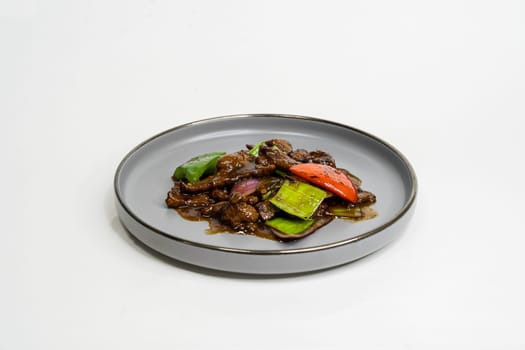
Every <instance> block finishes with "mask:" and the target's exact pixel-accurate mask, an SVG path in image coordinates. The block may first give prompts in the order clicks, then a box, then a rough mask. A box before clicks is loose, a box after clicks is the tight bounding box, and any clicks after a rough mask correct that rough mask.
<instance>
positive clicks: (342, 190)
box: [290, 163, 357, 203]
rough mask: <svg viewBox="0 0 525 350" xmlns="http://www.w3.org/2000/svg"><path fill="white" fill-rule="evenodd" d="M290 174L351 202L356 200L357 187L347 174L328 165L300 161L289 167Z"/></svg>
mask: <svg viewBox="0 0 525 350" xmlns="http://www.w3.org/2000/svg"><path fill="white" fill-rule="evenodd" d="M290 171H291V172H292V174H294V175H296V176H298V177H300V178H301V179H303V180H306V181H308V182H311V183H312V184H314V185H317V186H319V187H321V188H324V189H325V190H328V191H330V192H332V193H334V194H336V195H338V196H339V197H341V198H343V199H346V200H347V201H350V202H352V203H356V202H357V189H356V188H355V186H354V184H353V183H352V181H351V180H350V179H349V178H348V176H347V175H346V174H345V173H344V172H342V171H341V170H338V169H336V168H333V167H331V166H328V165H324V164H318V163H302V164H297V165H293V166H291V167H290Z"/></svg>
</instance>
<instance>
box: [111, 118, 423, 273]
mask: <svg viewBox="0 0 525 350" xmlns="http://www.w3.org/2000/svg"><path fill="white" fill-rule="evenodd" d="M272 138H284V139H287V140H289V141H290V142H291V144H292V145H293V147H294V148H304V149H307V150H316V149H320V150H324V151H326V152H328V153H330V154H331V155H332V156H333V157H334V158H335V160H336V162H337V165H338V166H339V167H342V168H346V169H348V170H350V171H351V172H353V173H354V174H356V175H357V176H359V177H360V178H361V179H362V180H363V186H362V187H363V188H364V189H367V190H369V191H371V192H373V193H374V194H376V196H377V203H376V204H375V205H374V206H373V208H374V209H375V210H376V211H377V212H378V213H379V215H378V216H377V217H376V218H374V219H372V220H367V221H362V222H349V221H345V220H334V221H332V222H331V223H330V224H328V225H327V226H325V227H323V228H321V229H320V230H318V231H317V232H315V233H314V234H312V235H310V236H308V237H306V238H304V239H300V240H297V241H293V242H278V241H272V240H268V239H263V238H259V237H254V236H249V235H236V234H229V233H224V234H207V233H206V229H207V227H208V223H207V222H194V221H187V220H184V219H182V218H181V217H180V216H179V215H178V213H177V212H176V211H175V210H173V209H169V208H167V207H166V205H165V202H164V200H165V198H166V193H167V192H168V191H169V189H170V188H171V186H172V180H171V175H172V173H173V171H174V169H175V168H176V167H177V166H178V165H180V164H181V163H184V162H185V161H187V160H188V159H189V158H191V157H193V156H196V155H199V154H202V153H207V152H211V151H219V150H220V151H225V152H235V151H238V150H240V149H243V148H244V146H245V145H246V144H255V143H257V142H259V141H261V140H268V139H272ZM416 187H417V185H416V177H415V174H414V171H413V169H412V167H411V166H410V164H409V162H408V161H407V160H406V159H405V157H404V156H403V155H402V154H401V153H400V152H399V151H397V150H396V149H395V148H394V147H392V146H391V145H389V144H388V143H386V142H384V141H382V140H380V139H379V138H377V137H375V136H372V135H370V134H368V133H366V132H363V131H360V130H357V129H355V128H352V127H349V126H346V125H342V124H338V123H334V122H331V121H327V120H322V119H317V118H311V117H302V116H290V115H269V114H257V115H235V116H224V117H218V118H211V119H205V120H200V121H196V122H193V123H189V124H185V125H181V126H178V127H175V128H173V129H170V130H167V131H165V132H162V133H160V134H158V135H156V136H154V137H152V138H151V139H149V140H147V141H145V142H143V143H142V144H140V145H139V146H137V147H136V148H135V149H133V150H132V151H131V152H130V153H129V154H128V155H126V157H125V158H124V159H123V160H122V162H121V163H120V165H119V167H118V169H117V171H116V174H115V193H116V197H117V201H116V202H117V210H118V213H119V217H120V219H121V222H122V223H123V225H124V226H125V227H126V229H127V230H128V231H129V232H130V233H131V234H132V235H133V236H135V237H136V238H137V239H138V240H139V241H141V242H143V243H144V244H146V245H147V246H149V247H151V248H152V249H154V250H156V251H158V252H160V253H161V254H164V255H166V256H169V257H171V258H173V259H176V260H179V261H183V262H186V263H189V264H193V265H197V266H201V267H205V268H210V269H215V270H222V271H229V272H237V273H249V274H287V273H298V272H306V271H314V270H319V269H326V268H329V267H333V266H337V265H341V264H345V263H348V262H351V261H353V260H356V259H359V258H361V257H363V256H365V255H368V254H370V253H372V252H374V251H377V250H378V249H380V248H382V247H384V246H385V245H387V244H388V243H389V242H391V241H392V240H393V239H395V238H396V237H397V236H398V235H399V234H400V233H401V232H402V230H403V227H404V225H405V224H406V223H407V220H408V219H409V217H410V216H411V214H412V212H413V209H414V205H413V204H414V201H415V198H416Z"/></svg>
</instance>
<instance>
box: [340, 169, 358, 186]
mask: <svg viewBox="0 0 525 350" xmlns="http://www.w3.org/2000/svg"><path fill="white" fill-rule="evenodd" d="M339 170H341V171H342V172H344V173H345V174H346V176H348V178H349V179H350V181H352V183H353V184H354V186H355V187H356V188H359V187H361V184H362V183H363V181H361V179H360V178H358V177H357V176H355V175H354V174H352V173H351V172H349V171H348V170H346V169H342V168H339Z"/></svg>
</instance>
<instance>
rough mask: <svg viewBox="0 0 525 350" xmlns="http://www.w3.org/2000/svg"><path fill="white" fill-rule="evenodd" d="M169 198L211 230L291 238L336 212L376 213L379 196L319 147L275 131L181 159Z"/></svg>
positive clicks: (351, 215)
mask: <svg viewBox="0 0 525 350" xmlns="http://www.w3.org/2000/svg"><path fill="white" fill-rule="evenodd" d="M172 179H173V187H172V189H171V191H169V192H168V196H167V198H166V204H167V205H168V207H170V208H174V209H176V210H177V212H178V213H179V214H180V215H181V216H182V217H184V218H186V219H189V220H199V221H200V220H206V221H208V222H209V226H210V227H209V229H208V232H209V233H219V232H231V233H240V234H249V235H256V236H259V237H264V238H268V239H274V240H280V241H289V240H295V239H299V238H303V237H305V236H308V235H310V234H312V233H313V232H315V231H317V230H318V229H319V228H321V227H323V226H325V225H327V224H328V223H330V222H331V221H332V220H334V219H336V218H343V219H349V220H353V221H358V220H366V219H371V218H373V217H375V216H376V215H377V213H376V212H375V211H374V210H373V209H372V208H370V205H372V204H374V203H375V202H376V196H375V195H374V194H373V193H371V192H369V191H365V190H363V189H362V188H361V186H362V181H361V180H360V179H359V178H358V177H357V176H355V175H354V174H352V173H350V172H349V171H348V170H346V169H342V168H338V167H337V166H336V163H335V159H334V158H333V157H332V156H331V155H330V154H328V153H326V152H324V151H320V150H315V151H307V150H305V149H293V147H292V145H291V144H290V142H288V141H287V140H283V139H272V140H268V141H263V142H260V143H258V144H256V145H246V149H244V150H240V151H238V152H235V153H229V154H226V152H211V153H206V154H202V155H199V156H196V157H194V158H192V159H190V160H188V161H187V162H186V163H184V164H181V165H179V166H178V167H177V168H176V169H175V172H174V173H173V176H172Z"/></svg>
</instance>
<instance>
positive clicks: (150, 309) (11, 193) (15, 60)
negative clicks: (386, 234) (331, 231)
mask: <svg viewBox="0 0 525 350" xmlns="http://www.w3.org/2000/svg"><path fill="white" fill-rule="evenodd" d="M524 62H525V6H524V3H523V2H522V1H519V0H516V1H435V2H430V1H424V2H418V1H403V0H402V1H396V2H388V1H348V2H343V1H341V2H332V1H327V2H321V1H318V2H305V1H296V2H292V1H290V2H284V1H283V2H281V1H257V2H243V1H227V2H218V1H217V2H213V1H207V2H189V1H164V0H162V1H161V0H155V1H154V0H151V1H113V2H105V1H100V2H87V1H76V2H69V1H47V2H40V3H37V2H36V1H33V2H31V1H15V0H13V1H5V0H4V1H1V2H0V63H1V65H0V116H1V118H2V125H3V127H2V128H1V137H0V142H1V147H2V150H3V166H2V169H3V170H2V172H1V175H0V176H1V181H0V183H1V186H2V195H3V196H2V201H1V208H0V209H1V213H2V222H3V229H2V243H1V245H0V274H1V281H2V287H1V288H0V349H10V350H11V349H115V348H119V349H120V348H122V349H144V348H149V349H152V348H155V349H197V348H207V349H210V348H214V349H246V348H253V349H268V348H272V349H274V348H283V349H321V348H322V349H328V348H330V349H339V348H340V349H348V348H356V349H368V348H370V349H372V348H374V349H378V348H379V349H423V348H431V349H438V348H439V349H442V348H443V347H444V346H447V348H458V349H465V348H468V349H502V348H505V349H523V348H524V347H525V336H524V335H523V334H522V331H523V329H524V327H523V325H524V324H525V316H524V315H525V301H524V295H525V284H524V278H523V266H524V265H525V254H524V253H523V252H524V249H525V248H524V247H525V232H524V230H523V216H524V215H523V210H524V205H523V203H524V202H523V198H524V196H525V190H524V185H523V181H524V178H525V173H524V170H523V165H522V164H523V151H524V149H525V141H524V136H523V134H524V132H525V127H524V121H523V117H524V114H525V103H524V96H525V83H524V82H525V64H524ZM254 112H274V113H292V114H304V115H311V116H317V117H321V118H326V119H331V120H334V121H338V122H343V123H347V124H350V125H353V126H355V127H358V128H360V129H363V130H366V131H369V132H371V133H373V134H376V135H377V136H379V137H381V138H383V139H385V140H387V141H389V142H391V143H392V144H394V145H395V146H396V147H398V148H399V149H400V150H401V151H402V152H403V153H404V154H405V155H406V156H407V157H408V158H409V159H410V160H411V162H412V164H413V165H414V167H415V169H416V172H417V174H418V177H419V185H420V192H419V201H418V207H417V209H416V214H415V216H414V218H413V220H412V223H411V225H410V227H409V228H408V229H407V231H406V233H405V234H404V235H403V236H402V237H401V239H399V240H398V241H396V242H395V243H394V244H392V245H390V246H388V247H387V248H386V249H384V250H382V251H380V252H379V253H377V254H374V255H372V256H370V257H368V258H365V259H363V260H360V261H358V262H356V263H353V264H350V265H347V266H344V267H341V268H337V269H333V270H330V271H325V272H322V273H316V274H310V275H304V276H297V277H292V278H280V279H257V278H253V279H252V278H232V277H227V276H222V275H217V274H206V273H202V272H200V271H198V270H193V269H188V268H186V267H184V266H180V265H178V264H172V263H169V262H168V261H166V260H164V259H160V258H158V257H156V256H154V255H152V254H150V253H149V252H147V251H145V250H144V249H142V248H141V247H139V246H137V245H136V244H135V243H134V242H133V241H132V240H131V239H130V238H129V237H128V235H127V234H126V233H125V231H124V230H123V229H122V226H121V225H120V223H119V222H118V220H117V218H116V213H115V209H114V204H113V192H112V180H113V174H114V171H115V168H116V166H117V164H118V162H119V161H120V160H121V159H122V157H123V156H124V155H125V153H126V152H128V151H129V150H130V149H131V148H132V147H134V146H135V145H136V144H138V143H139V142H141V141H143V140H144V139H146V138H148V137H150V136H151V135H153V134H155V133H157V132H159V131H162V130H164V129H168V128H170V127H173V126H175V125H178V124H180V123H184V122H188V121H191V120H194V119H200V118H204V117H209V116H216V115H224V114H233V113H254Z"/></svg>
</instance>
